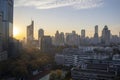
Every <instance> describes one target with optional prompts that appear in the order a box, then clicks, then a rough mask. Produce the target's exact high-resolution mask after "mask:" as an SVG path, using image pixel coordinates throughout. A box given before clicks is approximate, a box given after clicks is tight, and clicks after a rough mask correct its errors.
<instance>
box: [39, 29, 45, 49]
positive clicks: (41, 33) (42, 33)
mask: <svg viewBox="0 0 120 80" xmlns="http://www.w3.org/2000/svg"><path fill="white" fill-rule="evenodd" d="M43 36H44V30H43V29H39V30H38V48H39V49H40V46H41V39H42V37H43Z"/></svg>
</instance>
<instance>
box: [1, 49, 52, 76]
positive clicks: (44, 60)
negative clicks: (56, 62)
mask: <svg viewBox="0 0 120 80" xmlns="http://www.w3.org/2000/svg"><path fill="white" fill-rule="evenodd" d="M21 52H22V53H21V55H20V56H19V57H17V58H12V59H8V60H7V61H2V62H0V78H2V77H5V78H6V76H7V77H9V76H10V77H11V76H12V77H17V78H21V77H24V78H25V77H29V76H30V75H31V72H32V71H34V70H43V68H44V66H45V65H47V64H50V63H52V62H53V56H52V55H50V54H46V53H41V52H40V51H39V50H37V49H35V48H26V49H24V50H23V51H21Z"/></svg>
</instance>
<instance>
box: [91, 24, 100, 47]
mask: <svg viewBox="0 0 120 80" xmlns="http://www.w3.org/2000/svg"><path fill="white" fill-rule="evenodd" d="M92 43H93V44H95V45H97V44H98V43H99V36H98V25H96V26H95V33H94V38H93V42H92Z"/></svg>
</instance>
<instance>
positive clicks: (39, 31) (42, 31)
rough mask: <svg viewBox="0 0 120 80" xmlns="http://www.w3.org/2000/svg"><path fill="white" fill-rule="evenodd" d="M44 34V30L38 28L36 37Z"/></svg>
mask: <svg viewBox="0 0 120 80" xmlns="http://www.w3.org/2000/svg"><path fill="white" fill-rule="evenodd" d="M43 36H44V30H43V29H39V30H38V39H39V38H40V37H43Z"/></svg>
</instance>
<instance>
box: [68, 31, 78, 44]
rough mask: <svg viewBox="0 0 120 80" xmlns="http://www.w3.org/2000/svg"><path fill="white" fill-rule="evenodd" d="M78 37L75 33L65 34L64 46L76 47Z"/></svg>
mask: <svg viewBox="0 0 120 80" xmlns="http://www.w3.org/2000/svg"><path fill="white" fill-rule="evenodd" d="M79 41H80V39H79V36H78V34H76V32H75V31H72V33H66V44H67V45H69V46H78V45H79Z"/></svg>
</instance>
